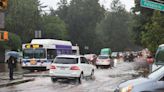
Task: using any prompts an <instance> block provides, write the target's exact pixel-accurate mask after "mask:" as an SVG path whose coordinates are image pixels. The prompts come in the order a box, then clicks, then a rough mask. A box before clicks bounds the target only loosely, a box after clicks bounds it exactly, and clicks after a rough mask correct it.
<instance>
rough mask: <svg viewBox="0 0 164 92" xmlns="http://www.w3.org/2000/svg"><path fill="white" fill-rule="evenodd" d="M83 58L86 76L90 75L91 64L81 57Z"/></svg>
mask: <svg viewBox="0 0 164 92" xmlns="http://www.w3.org/2000/svg"><path fill="white" fill-rule="evenodd" d="M83 60H84V61H85V67H86V69H87V70H86V72H87V76H89V75H91V72H92V68H93V67H92V65H91V64H90V63H89V61H88V60H87V59H86V58H85V57H83Z"/></svg>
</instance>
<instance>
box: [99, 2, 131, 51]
mask: <svg viewBox="0 0 164 92" xmlns="http://www.w3.org/2000/svg"><path fill="white" fill-rule="evenodd" d="M130 16H131V14H130V13H128V12H127V11H126V10H125V8H124V5H123V4H121V2H120V1H119V0H113V2H112V4H111V11H109V12H107V13H106V16H105V18H104V19H103V20H102V21H101V23H100V24H98V25H97V35H98V36H97V37H99V40H101V44H102V47H108V48H111V49H112V50H113V51H123V50H124V49H126V48H130V47H132V42H131V39H130V32H129V21H130V19H131V18H130Z"/></svg>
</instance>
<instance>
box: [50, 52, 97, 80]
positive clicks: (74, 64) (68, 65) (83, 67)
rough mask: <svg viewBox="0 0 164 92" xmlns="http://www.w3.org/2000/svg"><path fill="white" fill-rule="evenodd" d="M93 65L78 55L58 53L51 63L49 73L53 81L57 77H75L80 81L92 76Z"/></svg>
mask: <svg viewBox="0 0 164 92" xmlns="http://www.w3.org/2000/svg"><path fill="white" fill-rule="evenodd" d="M94 70H95V67H94V66H93V65H91V64H89V62H88V61H87V59H86V58H85V57H83V56H80V55H59V56H57V57H56V58H55V59H54V61H53V63H52V64H51V67H50V70H49V75H50V77H51V80H52V81H53V82H55V81H57V79H75V80H76V81H77V82H78V83H81V80H82V78H84V77H86V76H89V77H91V78H93V76H94Z"/></svg>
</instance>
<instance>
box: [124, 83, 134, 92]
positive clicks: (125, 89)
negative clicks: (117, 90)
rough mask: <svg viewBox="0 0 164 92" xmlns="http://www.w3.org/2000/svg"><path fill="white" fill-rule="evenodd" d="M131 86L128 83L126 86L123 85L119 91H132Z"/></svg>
mask: <svg viewBox="0 0 164 92" xmlns="http://www.w3.org/2000/svg"><path fill="white" fill-rule="evenodd" d="M132 89H133V86H132V85H128V86H127V87H124V88H122V89H121V92H132Z"/></svg>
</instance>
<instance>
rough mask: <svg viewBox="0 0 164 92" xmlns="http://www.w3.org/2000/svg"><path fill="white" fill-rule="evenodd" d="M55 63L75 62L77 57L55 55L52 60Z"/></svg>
mask: <svg viewBox="0 0 164 92" xmlns="http://www.w3.org/2000/svg"><path fill="white" fill-rule="evenodd" d="M54 63H56V64H77V63H78V58H67V57H57V58H56V59H55V60H54Z"/></svg>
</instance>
